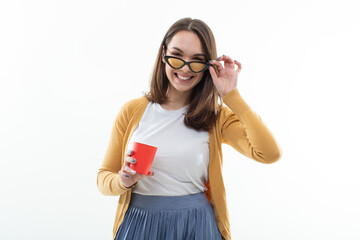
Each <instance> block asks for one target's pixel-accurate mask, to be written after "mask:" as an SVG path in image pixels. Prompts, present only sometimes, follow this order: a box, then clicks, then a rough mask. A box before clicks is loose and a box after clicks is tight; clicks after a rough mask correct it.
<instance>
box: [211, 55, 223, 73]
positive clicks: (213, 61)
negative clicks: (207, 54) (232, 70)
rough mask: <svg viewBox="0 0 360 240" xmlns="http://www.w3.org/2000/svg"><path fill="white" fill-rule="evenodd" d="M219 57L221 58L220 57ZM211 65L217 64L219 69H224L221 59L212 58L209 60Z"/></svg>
mask: <svg viewBox="0 0 360 240" xmlns="http://www.w3.org/2000/svg"><path fill="white" fill-rule="evenodd" d="M218 59H219V58H218ZM209 63H210V64H211V65H213V66H216V68H217V70H218V71H221V70H222V69H223V66H222V65H221V63H220V62H219V60H217V59H216V60H212V61H210V62H209Z"/></svg>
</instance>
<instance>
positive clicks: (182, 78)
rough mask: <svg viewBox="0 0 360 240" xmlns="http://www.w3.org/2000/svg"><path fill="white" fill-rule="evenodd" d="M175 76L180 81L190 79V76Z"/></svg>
mask: <svg viewBox="0 0 360 240" xmlns="http://www.w3.org/2000/svg"><path fill="white" fill-rule="evenodd" d="M176 76H177V77H178V78H180V79H181V80H189V79H190V78H191V76H190V77H184V76H181V75H179V74H176Z"/></svg>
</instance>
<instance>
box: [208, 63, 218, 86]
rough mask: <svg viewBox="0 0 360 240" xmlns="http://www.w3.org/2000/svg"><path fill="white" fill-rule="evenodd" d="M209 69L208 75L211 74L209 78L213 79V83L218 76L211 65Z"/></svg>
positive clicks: (216, 80)
mask: <svg viewBox="0 0 360 240" xmlns="http://www.w3.org/2000/svg"><path fill="white" fill-rule="evenodd" d="M209 71H210V75H211V78H212V80H213V83H214V84H215V83H217V82H218V76H217V74H216V72H215V69H214V67H213V66H210V68H209Z"/></svg>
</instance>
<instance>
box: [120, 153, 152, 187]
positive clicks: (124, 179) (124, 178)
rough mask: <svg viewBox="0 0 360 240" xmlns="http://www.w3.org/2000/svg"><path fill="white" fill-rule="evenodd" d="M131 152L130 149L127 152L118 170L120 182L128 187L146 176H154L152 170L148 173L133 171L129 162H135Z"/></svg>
mask: <svg viewBox="0 0 360 240" xmlns="http://www.w3.org/2000/svg"><path fill="white" fill-rule="evenodd" d="M132 153H133V152H132V151H131V150H130V151H129V152H128V153H127V157H125V159H124V165H123V167H122V168H121V170H120V171H119V175H120V180H121V183H122V185H123V186H124V187H126V188H130V187H131V186H132V185H134V184H135V183H137V182H138V181H140V180H141V179H143V178H144V177H146V176H149V177H151V176H154V172H149V174H148V175H145V174H141V173H137V172H135V170H133V169H131V168H130V163H132V164H136V159H134V158H132V157H131V155H132Z"/></svg>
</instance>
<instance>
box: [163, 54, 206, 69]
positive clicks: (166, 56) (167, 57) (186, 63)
mask: <svg viewBox="0 0 360 240" xmlns="http://www.w3.org/2000/svg"><path fill="white" fill-rule="evenodd" d="M169 58H175V59H178V60H180V61H182V62H183V65H182V66H181V67H178V68H175V67H173V66H172V65H171V64H170V62H169ZM164 59H165V62H167V64H169V66H170V67H172V68H173V69H180V68H182V67H184V66H185V65H188V67H189V69H190V71H192V72H193V73H201V72H204V71H206V70H208V69H209V67H210V66H211V64H210V63H207V62H202V61H191V62H187V61H185V60H183V59H181V58H178V57H174V56H169V55H164ZM191 63H202V64H205V65H206V67H205V68H204V69H203V70H201V71H198V72H195V71H194V70H192V68H191V66H190V64H191Z"/></svg>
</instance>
